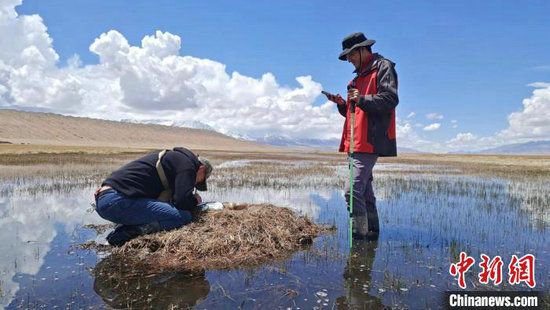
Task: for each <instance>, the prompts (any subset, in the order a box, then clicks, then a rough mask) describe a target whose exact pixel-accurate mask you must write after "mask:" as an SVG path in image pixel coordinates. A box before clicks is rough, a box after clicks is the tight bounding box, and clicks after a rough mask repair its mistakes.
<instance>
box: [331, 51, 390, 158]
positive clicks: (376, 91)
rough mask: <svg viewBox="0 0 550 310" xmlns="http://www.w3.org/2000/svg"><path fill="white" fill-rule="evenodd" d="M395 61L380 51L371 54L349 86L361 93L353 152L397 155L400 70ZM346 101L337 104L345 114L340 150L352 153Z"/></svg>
mask: <svg viewBox="0 0 550 310" xmlns="http://www.w3.org/2000/svg"><path fill="white" fill-rule="evenodd" d="M394 67H395V64H394V63H393V62H391V61H390V60H388V59H386V58H384V57H382V56H381V55H379V54H371V55H370V57H369V58H368V59H367V63H366V65H365V66H363V70H361V72H360V73H359V74H358V75H357V77H355V78H354V79H353V80H352V81H351V82H350V84H349V85H350V86H354V87H355V88H357V89H358V90H359V93H360V94H361V97H360V100H359V103H358V104H357V107H358V109H357V108H356V109H355V132H354V136H355V138H354V152H360V153H372V154H378V155H379V156H397V144H396V140H395V138H396V132H395V107H396V106H397V104H398V103H399V97H398V95H397V73H396V72H395V68H394ZM349 105H350V101H349V99H348V100H347V102H346V104H341V105H338V111H339V112H340V114H342V116H344V117H346V121H345V122H344V129H343V131H342V140H341V142H340V149H339V151H340V152H349V151H350V149H349V146H350V135H351V127H350V125H351V117H350V114H351V113H350V111H351V109H348V107H349Z"/></svg>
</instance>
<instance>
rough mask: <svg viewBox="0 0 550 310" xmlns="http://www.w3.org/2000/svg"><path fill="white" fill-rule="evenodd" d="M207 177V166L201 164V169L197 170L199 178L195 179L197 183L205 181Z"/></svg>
mask: <svg viewBox="0 0 550 310" xmlns="http://www.w3.org/2000/svg"><path fill="white" fill-rule="evenodd" d="M204 179H206V167H205V166H203V165H201V166H199V170H197V178H196V179H195V184H197V183H200V182H203V181H204Z"/></svg>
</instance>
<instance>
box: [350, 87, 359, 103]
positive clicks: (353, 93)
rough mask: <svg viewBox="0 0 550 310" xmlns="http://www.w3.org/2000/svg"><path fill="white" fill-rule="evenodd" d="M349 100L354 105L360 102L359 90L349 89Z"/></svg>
mask: <svg viewBox="0 0 550 310" xmlns="http://www.w3.org/2000/svg"><path fill="white" fill-rule="evenodd" d="M348 98H349V100H350V101H351V102H352V103H354V104H357V103H358V102H359V90H358V89H357V88H350V89H348Z"/></svg>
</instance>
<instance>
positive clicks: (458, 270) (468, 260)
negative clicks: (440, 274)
mask: <svg viewBox="0 0 550 310" xmlns="http://www.w3.org/2000/svg"><path fill="white" fill-rule="evenodd" d="M474 263H475V259H474V258H473V257H470V256H468V255H467V254H466V252H460V261H459V262H458V263H456V264H451V267H450V268H449V272H450V273H451V275H452V276H453V277H456V275H457V274H458V286H460V287H461V288H466V281H464V274H465V273H466V271H468V269H470V267H472V265H473V264H474Z"/></svg>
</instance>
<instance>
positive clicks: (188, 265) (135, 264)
mask: <svg viewBox="0 0 550 310" xmlns="http://www.w3.org/2000/svg"><path fill="white" fill-rule="evenodd" d="M329 229H330V228H326V227H322V226H319V225H316V224H314V223H313V222H311V221H310V220H309V219H308V218H306V217H303V216H298V215H296V214H295V213H294V212H293V211H292V210H290V209H287V208H279V207H275V206H273V205H269V204H259V205H248V204H239V205H235V204H226V208H225V209H224V210H221V211H214V212H206V213H203V214H202V215H201V216H200V217H199V219H198V220H197V221H195V222H193V223H191V224H189V225H186V226H184V227H183V228H181V229H178V230H175V231H170V232H165V233H157V234H152V235H146V236H141V237H139V238H136V239H134V240H131V241H130V242H128V243H126V244H125V245H124V246H122V247H120V248H115V249H114V250H113V252H112V255H111V257H110V258H111V260H116V259H117V258H120V259H122V260H124V262H125V264H129V265H130V266H132V269H134V270H147V272H150V273H159V272H166V271H183V270H185V271H197V270H206V269H223V268H234V267H241V266H253V265H257V264H260V263H263V262H266V261H269V260H273V259H279V258H284V257H286V256H288V255H289V254H290V253H291V252H292V251H295V250H297V249H299V248H300V246H303V245H306V244H310V243H312V241H313V238H314V237H316V236H318V235H319V234H321V233H322V232H325V231H328V230H329Z"/></svg>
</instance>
